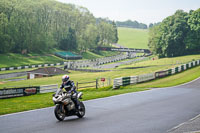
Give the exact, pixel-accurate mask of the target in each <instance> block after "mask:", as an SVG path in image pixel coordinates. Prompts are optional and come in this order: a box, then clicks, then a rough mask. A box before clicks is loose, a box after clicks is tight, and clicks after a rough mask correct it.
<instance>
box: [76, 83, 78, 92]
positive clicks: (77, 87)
mask: <svg viewBox="0 0 200 133" xmlns="http://www.w3.org/2000/svg"><path fill="white" fill-rule="evenodd" d="M76 88H77V90H78V82H76Z"/></svg>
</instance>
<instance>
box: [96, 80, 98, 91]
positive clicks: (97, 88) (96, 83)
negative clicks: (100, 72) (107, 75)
mask: <svg viewBox="0 0 200 133" xmlns="http://www.w3.org/2000/svg"><path fill="white" fill-rule="evenodd" d="M96 89H98V79H96Z"/></svg>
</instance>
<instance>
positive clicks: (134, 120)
mask: <svg viewBox="0 0 200 133" xmlns="http://www.w3.org/2000/svg"><path fill="white" fill-rule="evenodd" d="M199 101H200V79H198V80H196V81H194V82H192V83H189V84H187V85H182V86H177V87H171V88H160V89H152V90H148V91H143V92H136V93H128V94H122V95H117V96H112V97H107V98H100V99H96V100H89V101H85V102H84V103H85V106H86V115H85V117H84V118H82V119H78V118H77V117H75V116H74V117H68V118H66V119H65V120H64V121H63V122H58V121H57V120H56V118H55V116H54V113H53V109H54V108H53V107H51V108H45V109H40V110H34V111H29V112H23V113H16V114H11V115H5V116H0V133H165V132H170V131H172V129H173V128H174V127H176V126H177V125H179V124H181V123H183V122H186V121H188V120H190V119H192V118H194V117H195V116H197V115H198V114H199V113H200V102H199ZM41 102H42V101H41Z"/></svg>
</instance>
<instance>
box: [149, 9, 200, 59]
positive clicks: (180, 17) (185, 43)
mask: <svg viewBox="0 0 200 133" xmlns="http://www.w3.org/2000/svg"><path fill="white" fill-rule="evenodd" d="M148 46H149V48H150V49H151V51H152V52H153V53H154V54H157V55H159V57H174V56H180V55H186V54H199V53H200V8H199V9H198V10H196V11H192V10H191V11H190V12H189V13H187V12H184V11H182V10H177V11H176V13H175V14H174V15H172V16H169V17H167V18H165V19H164V20H163V21H162V22H161V23H160V24H158V25H156V26H153V27H152V28H150V32H149V43H148Z"/></svg>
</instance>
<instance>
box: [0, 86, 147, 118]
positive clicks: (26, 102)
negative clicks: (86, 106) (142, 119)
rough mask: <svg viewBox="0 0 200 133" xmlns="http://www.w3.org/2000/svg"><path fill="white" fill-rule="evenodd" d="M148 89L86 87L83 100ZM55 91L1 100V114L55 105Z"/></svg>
mask: <svg viewBox="0 0 200 133" xmlns="http://www.w3.org/2000/svg"><path fill="white" fill-rule="evenodd" d="M143 90H146V89H123V90H122V89H119V90H112V89H111V87H106V88H101V89H98V90H96V89H85V90H82V92H83V94H84V95H83V100H84V101H85V100H91V99H95V98H101V97H108V96H113V95H118V94H123V93H128V92H136V91H143ZM52 94H53V93H46V94H37V95H32V96H26V97H17V98H10V99H1V100H0V108H1V110H0V115H3V114H8V113H14V112H21V111H26V110H33V109H38V108H44V107H50V106H53V105H54V104H53V101H52Z"/></svg>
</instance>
